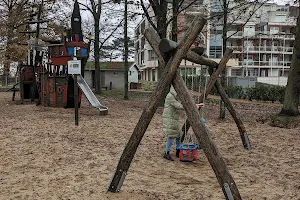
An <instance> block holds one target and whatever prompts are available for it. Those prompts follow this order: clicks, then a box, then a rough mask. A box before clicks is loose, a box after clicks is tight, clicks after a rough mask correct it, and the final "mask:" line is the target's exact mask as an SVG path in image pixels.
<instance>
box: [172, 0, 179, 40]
mask: <svg viewBox="0 0 300 200" xmlns="http://www.w3.org/2000/svg"><path fill="white" fill-rule="evenodd" d="M172 17H173V20H172V40H173V41H175V42H177V33H178V24H177V17H178V0H173V16H172Z"/></svg>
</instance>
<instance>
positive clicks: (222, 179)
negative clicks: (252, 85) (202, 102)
mask: <svg viewBox="0 0 300 200" xmlns="http://www.w3.org/2000/svg"><path fill="white" fill-rule="evenodd" d="M145 33H146V34H145V37H146V38H147V40H148V41H149V43H150V45H151V46H152V49H153V50H154V51H155V53H156V54H157V55H158V58H159V57H160V52H159V49H158V44H159V41H160V39H159V36H158V35H157V34H156V33H155V32H152V30H151V29H148V30H147V31H146V32H145ZM148 36H150V37H148ZM231 53H232V51H231V50H229V51H227V53H226V58H227V61H228V59H229V57H230V55H231ZM223 60H224V61H223V62H221V63H225V64H226V62H227V61H226V60H225V58H224V59H223ZM160 62H164V61H163V60H160ZM222 65H223V64H222ZM222 65H219V68H220V67H222ZM220 71H221V69H219V70H218V72H220ZM218 72H216V73H218ZM212 77H216V78H217V77H218V76H212ZM173 85H174V87H176V88H175V89H177V90H176V91H177V92H178V93H181V91H183V92H184V94H181V96H179V98H181V99H182V98H183V99H185V96H187V97H189V98H188V100H186V102H182V103H183V105H184V106H185V109H186V112H189V115H188V117H189V119H194V120H193V122H194V121H196V122H195V123H196V125H195V123H194V124H193V123H192V124H193V130H194V129H195V130H196V131H195V130H194V132H195V135H196V137H197V139H198V140H200V144H203V143H206V145H205V146H203V148H204V149H205V150H204V153H205V155H206V156H207V158H208V160H209V163H210V164H211V166H212V168H213V170H214V172H215V174H216V176H217V178H218V181H219V184H220V186H221V188H222V190H223V193H224V195H225V197H226V199H232V198H234V199H241V196H240V194H239V191H238V189H237V187H236V184H235V182H234V180H233V178H232V176H231V175H230V173H229V172H228V169H227V167H226V164H225V163H224V161H223V159H222V157H221V155H220V153H219V152H218V150H217V147H216V146H215V145H214V143H213V141H212V139H211V137H210V132H209V129H208V128H207V127H205V126H204V125H203V124H202V123H201V122H200V114H199V112H198V111H197V108H195V107H196V106H195V103H194V102H193V100H192V97H191V96H190V94H189V92H188V91H187V88H186V85H185V83H184V81H183V80H182V78H181V77H180V75H179V74H178V73H177V74H176V77H175V78H174V79H173ZM178 85H179V86H178ZM212 86H213V84H212ZM212 86H211V87H212ZM178 89H179V90H178ZM201 141H202V142H201ZM231 197H232V198H231Z"/></svg>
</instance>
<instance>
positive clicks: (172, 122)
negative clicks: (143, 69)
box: [163, 86, 204, 161]
mask: <svg viewBox="0 0 300 200" xmlns="http://www.w3.org/2000/svg"><path fill="white" fill-rule="evenodd" d="M197 106H198V107H203V106H204V104H198V105H197ZM182 109H183V106H182V105H181V103H180V102H179V101H178V99H177V93H176V91H175V89H174V88H173V86H171V88H170V92H169V93H168V95H167V96H166V99H165V105H164V111H163V132H164V135H165V136H166V137H167V144H166V152H165V154H164V158H165V159H167V160H171V161H174V159H173V158H172V157H171V155H170V150H171V146H172V144H173V142H174V140H175V141H176V156H177V157H179V149H178V148H179V146H180V136H181V131H180V130H181V129H180V127H179V115H180V110H182Z"/></svg>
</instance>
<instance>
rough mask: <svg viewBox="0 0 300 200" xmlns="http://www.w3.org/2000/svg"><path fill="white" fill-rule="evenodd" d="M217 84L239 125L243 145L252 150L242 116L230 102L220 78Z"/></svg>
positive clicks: (227, 106)
mask: <svg viewBox="0 0 300 200" xmlns="http://www.w3.org/2000/svg"><path fill="white" fill-rule="evenodd" d="M215 86H216V88H217V90H218V92H219V94H220V96H221V98H222V101H223V102H224V104H225V106H226V108H227V110H228V111H229V113H230V114H231V116H232V118H233V119H234V121H235V123H236V126H237V127H238V130H239V132H240V137H241V139H242V142H243V146H244V148H245V149H248V150H250V149H251V144H250V141H249V137H248V134H247V131H246V128H245V126H244V124H243V122H242V120H241V118H240V116H239V115H238V114H237V112H236V111H235V109H234V107H233V105H232V103H231V102H230V100H229V98H228V96H227V94H226V92H225V90H224V88H223V87H222V85H221V83H220V81H219V80H217V82H216V83H215Z"/></svg>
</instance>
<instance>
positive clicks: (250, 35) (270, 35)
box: [227, 31, 295, 40]
mask: <svg viewBox="0 0 300 200" xmlns="http://www.w3.org/2000/svg"><path fill="white" fill-rule="evenodd" d="M233 34H234V35H233ZM227 37H230V38H247V37H248V38H261V39H282V40H295V35H293V34H290V33H273V32H270V31H265V32H261V31H255V32H243V31H238V32H236V31H228V32H227Z"/></svg>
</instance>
